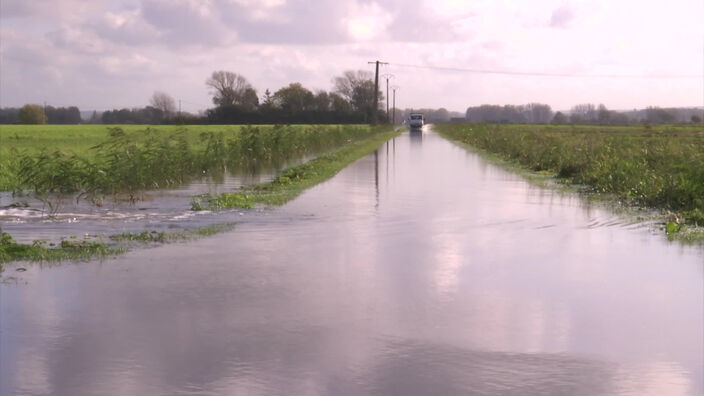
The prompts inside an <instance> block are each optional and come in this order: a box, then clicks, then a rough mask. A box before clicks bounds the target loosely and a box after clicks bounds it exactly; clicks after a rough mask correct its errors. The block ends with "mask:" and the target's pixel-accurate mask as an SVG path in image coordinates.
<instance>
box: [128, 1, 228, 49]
mask: <svg viewBox="0 0 704 396" xmlns="http://www.w3.org/2000/svg"><path fill="white" fill-rule="evenodd" d="M217 4H218V3H216V2H215V1H211V0H204V1H199V0H143V2H142V7H141V17H142V18H144V21H145V22H146V23H148V24H149V25H151V27H153V28H154V29H155V30H156V31H158V32H159V35H160V37H159V39H160V40H159V41H160V42H161V43H164V44H166V45H169V46H183V45H201V46H211V47H212V46H220V45H225V44H227V43H229V42H232V41H233V40H234V39H235V38H236V33H235V32H234V30H232V29H230V28H228V25H227V24H225V23H223V20H222V18H221V12H220V9H219V7H216V5H217Z"/></svg>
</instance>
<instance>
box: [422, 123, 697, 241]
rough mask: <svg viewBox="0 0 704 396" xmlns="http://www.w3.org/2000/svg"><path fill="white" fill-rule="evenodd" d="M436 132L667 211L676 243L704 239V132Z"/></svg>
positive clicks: (516, 128) (528, 128)
mask: <svg viewBox="0 0 704 396" xmlns="http://www.w3.org/2000/svg"><path fill="white" fill-rule="evenodd" d="M435 130H436V131H437V132H438V133H440V135H442V136H444V137H446V138H448V139H450V140H453V141H457V142H460V143H464V144H468V145H470V146H472V147H474V148H477V149H479V150H480V151H485V152H488V153H491V154H493V155H496V156H498V157H499V158H501V159H502V160H505V161H508V162H509V163H511V164H515V165H517V166H519V167H522V168H524V169H527V170H530V171H532V172H537V173H540V174H549V175H551V176H553V177H554V179H555V180H557V182H559V183H563V184H567V185H573V186H580V187H582V190H583V191H585V192H587V193H590V194H596V195H598V196H600V197H606V198H610V199H614V200H616V201H619V202H621V203H624V204H626V205H627V206H640V207H648V208H655V209H659V210H661V211H662V212H663V217H662V222H663V229H664V230H665V231H666V232H667V234H668V236H669V237H670V238H673V239H679V238H680V237H681V238H685V239H687V240H694V239H703V240H704V228H703V226H704V215H703V214H704V131H702V130H701V128H667V127H662V128H660V129H653V128H646V127H642V126H632V127H594V126H589V127H586V126H585V127H582V126H559V127H558V126H541V125H486V124H455V125H438V126H436V128H435Z"/></svg>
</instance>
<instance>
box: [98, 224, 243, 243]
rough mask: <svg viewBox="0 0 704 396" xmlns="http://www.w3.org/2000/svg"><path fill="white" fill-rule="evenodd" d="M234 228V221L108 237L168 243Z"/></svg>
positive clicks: (131, 240)
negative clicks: (184, 228) (185, 228)
mask: <svg viewBox="0 0 704 396" xmlns="http://www.w3.org/2000/svg"><path fill="white" fill-rule="evenodd" d="M234 228H235V224H234V223H226V224H215V225H210V226H206V227H200V228H195V229H190V230H185V231H178V232H165V231H143V232H140V233H132V232H123V233H121V234H113V235H110V236H109V238H110V239H111V240H113V241H116V242H142V243H169V242H176V241H183V240H188V239H194V238H199V237H205V236H210V235H215V234H219V233H221V232H225V231H230V230H232V229H234Z"/></svg>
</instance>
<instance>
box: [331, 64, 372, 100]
mask: <svg viewBox="0 0 704 396" xmlns="http://www.w3.org/2000/svg"><path fill="white" fill-rule="evenodd" d="M368 81H372V73H371V72H368V71H366V70H357V71H352V70H347V71H346V72H344V73H342V76H339V77H335V78H334V79H333V85H334V86H335V92H337V93H338V94H340V95H341V96H342V97H343V98H345V99H347V101H348V102H352V100H353V97H354V92H355V89H357V88H358V87H359V86H361V85H362V84H364V83H365V82H368ZM372 84H373V82H372ZM372 93H374V89H373V88H372Z"/></svg>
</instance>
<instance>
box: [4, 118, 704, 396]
mask: <svg viewBox="0 0 704 396" xmlns="http://www.w3.org/2000/svg"><path fill="white" fill-rule="evenodd" d="M228 213H230V212H228ZM252 213H257V215H250V214H249V213H246V214H244V215H243V216H240V217H241V218H242V220H241V221H240V223H239V224H238V225H237V226H236V228H235V229H234V230H233V231H230V232H226V233H223V234H219V235H216V236H213V237H208V238H204V239H200V240H197V241H192V242H187V243H180V244H172V245H165V246H160V247H156V248H148V249H137V250H134V251H132V252H130V253H128V254H126V255H123V256H120V257H117V258H113V259H109V260H105V261H102V262H88V263H77V264H62V265H57V266H40V265H32V264H21V263H20V264H13V265H11V266H9V267H8V268H7V269H6V272H5V278H6V281H5V283H4V284H1V285H0V315H1V316H0V318H1V319H2V322H1V324H0V331H1V333H0V348H1V349H0V352H1V353H0V394H3V395H6V394H7V395H10V394H13V395H14V394H19V395H22V394H31V395H40V394H53V395H136V394H143V395H147V394H148V395H157V394H163V395H223V394H228V395H239V394H242V395H273V394H286V395H298V394H304V395H325V394H332V395H364V394H372V395H390V394H398V395H451V394H515V395H528V394H531V395H532V394H551V395H567V394H569V395H594V394H600V395H701V394H702V393H704V385H703V377H704V374H703V371H704V362H703V361H704V357H703V355H704V341H703V336H702V334H703V332H704V324H703V321H704V291H703V283H704V250H703V249H702V248H701V247H697V246H685V245H682V244H677V243H670V242H668V241H667V240H666V239H665V238H664V237H663V236H662V235H661V234H660V233H657V232H654V231H653V230H652V229H651V228H650V227H648V226H643V225H641V224H638V223H635V222H633V221H629V220H628V219H624V218H621V217H619V216H617V215H615V214H614V213H613V212H611V211H609V210H608V209H607V208H603V207H600V206H598V205H596V204H594V203H590V202H587V201H585V200H582V199H581V198H579V197H577V196H575V195H572V194H565V193H561V192H558V191H554V190H548V189H543V188H540V187H536V186H533V185H531V184H529V183H527V182H525V181H524V180H522V179H521V178H520V177H518V176H516V175H514V174H512V173H510V172H507V171H505V170H502V169H499V168H497V167H495V166H493V165H491V164H488V163H487V162H486V161H484V160H483V159H482V158H480V157H478V156H477V155H475V154H473V153H470V152H467V151H466V150H464V149H463V148H460V147H458V146H456V145H454V144H452V143H450V142H448V141H446V140H443V139H442V138H440V137H439V136H437V135H435V134H434V133H432V131H430V130H426V131H423V132H422V133H405V134H403V135H401V136H400V137H398V138H396V139H394V140H393V141H390V142H388V143H387V144H385V145H384V146H382V147H381V148H380V149H379V150H378V151H377V152H376V153H374V154H372V155H369V156H367V157H365V158H363V159H361V160H360V161H357V162H356V163H354V164H352V165H351V166H349V167H348V168H346V169H345V170H343V171H342V172H340V173H339V174H338V175H337V176H336V177H334V178H333V179H331V180H329V181H328V182H326V183H323V184H320V185H318V186H316V187H314V188H312V189H310V190H308V191H306V192H305V193H304V194H302V195H301V196H300V197H298V198H297V199H296V200H294V201H292V202H290V203H289V204H287V205H285V206H283V207H281V208H278V209H274V210H267V211H255V212H252ZM222 216H223V217H227V216H228V214H227V213H224V214H222ZM77 232H80V230H79V231H77ZM19 265H23V266H26V268H27V271H26V272H17V271H15V268H16V267H17V266H19ZM10 276H11V277H14V278H16V279H9V280H8V279H7V278H8V277H10Z"/></svg>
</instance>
